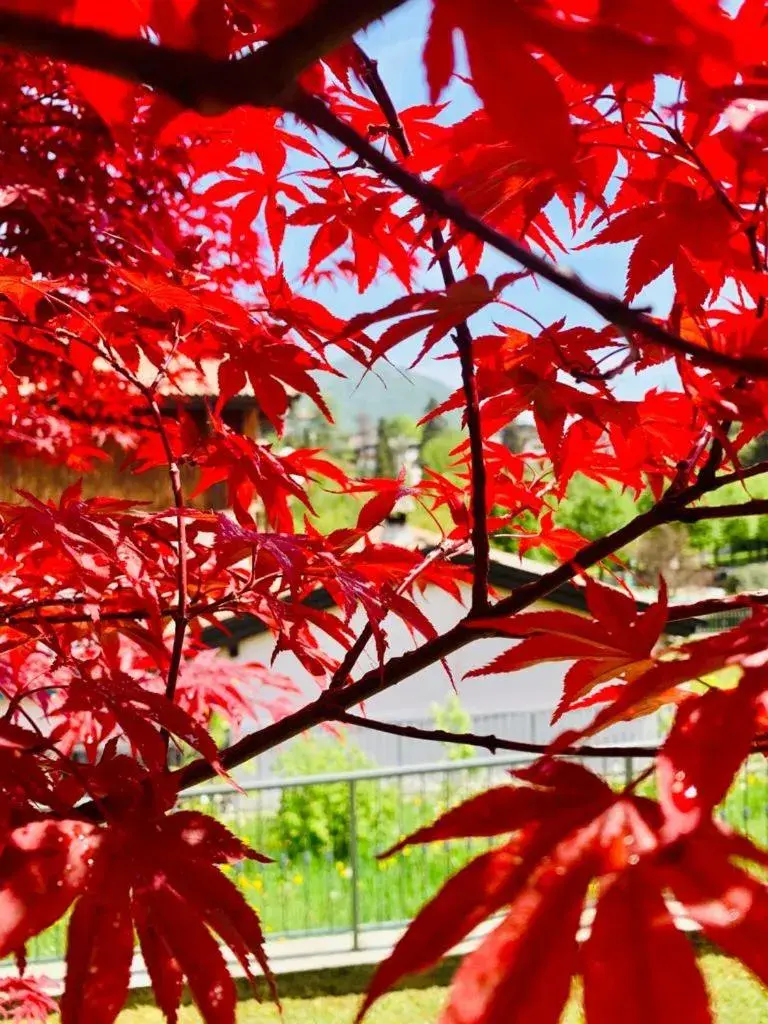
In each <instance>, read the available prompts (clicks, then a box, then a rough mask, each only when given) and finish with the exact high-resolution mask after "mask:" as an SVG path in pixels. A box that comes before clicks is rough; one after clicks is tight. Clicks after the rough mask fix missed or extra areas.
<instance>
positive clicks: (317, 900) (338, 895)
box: [28, 756, 768, 960]
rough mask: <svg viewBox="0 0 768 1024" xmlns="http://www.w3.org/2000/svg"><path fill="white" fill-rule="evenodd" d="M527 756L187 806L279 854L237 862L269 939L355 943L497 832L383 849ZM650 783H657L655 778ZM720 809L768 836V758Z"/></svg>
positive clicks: (345, 776)
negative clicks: (388, 854)
mask: <svg viewBox="0 0 768 1024" xmlns="http://www.w3.org/2000/svg"><path fill="white" fill-rule="evenodd" d="M530 761H531V758H530V757H529V756H508V757H493V758H489V757H485V758H478V759H472V760H465V761H458V762H441V763H437V764H427V765H420V766H418V767H411V766H407V767H401V768H394V769H393V768H383V769H374V770H368V771H356V772H347V773H342V774H336V775H316V776H305V777H302V778H295V779H285V780H268V781H258V782H247V783H245V784H244V785H243V792H237V791H236V790H233V789H232V788H231V787H229V786H226V785H211V786H205V787H201V788H198V789H196V790H192V791H190V792H188V793H185V794H183V795H182V797H181V798H180V806H181V807H187V808H190V807H191V808H198V809H200V810H204V811H206V812H207V813H209V814H212V815H214V816H215V817H216V818H218V819H219V820H220V821H222V822H223V823H224V824H225V825H227V827H228V828H230V829H231V830H232V831H233V832H235V833H236V834H237V835H239V836H240V837H241V838H243V839H244V840H246V841H247V842H248V843H249V844H250V845H252V846H253V847H255V848H256V849H257V850H259V851H260V852H262V853H265V854H267V855H269V856H270V857H272V858H273V860H274V863H272V864H269V865H262V864H256V863H252V862H246V863H244V864H241V865H237V866H235V867H234V868H232V869H231V870H232V871H233V874H234V877H235V878H236V880H237V881H238V884H239V885H240V887H241V890H242V892H243V894H244V895H245V897H246V898H247V899H248V900H249V902H250V903H251V904H252V905H254V906H255V907H256V908H257V909H258V910H259V912H260V914H261V917H262V922H263V925H264V929H265V932H266V935H267V938H268V939H278V938H282V939H292V938H298V937H304V938H306V937H312V936H314V937H321V936H324V937H330V936H336V938H337V939H338V940H339V942H341V943H342V944H343V946H344V947H347V944H348V947H347V948H353V949H355V948H358V947H359V946H360V944H361V939H362V938H363V937H364V936H365V937H366V938H367V939H368V940H369V941H370V938H371V936H370V933H372V932H375V931H376V930H377V929H391V928H397V927H399V926H402V925H403V924H405V923H406V922H408V921H409V920H411V919H412V918H413V916H414V915H415V914H416V912H417V911H418V910H419V908H420V907H421V906H422V905H423V904H424V902H425V901H426V900H427V899H428V898H430V897H431V896H432V895H433V894H434V893H435V892H436V891H437V889H438V888H439V886H440V885H441V884H442V882H444V881H445V880H446V879H447V878H448V877H449V876H450V875H451V874H453V873H455V871H457V870H458V869H459V868H460V867H461V866H462V865H463V864H465V863H466V862H467V860H469V859H470V858H471V857H472V856H475V855H476V854H477V853H480V852H482V851H483V850H485V849H487V848H488V847H489V846H490V845H491V844H492V842H493V841H492V840H490V841H489V840H484V839H483V840H475V839H473V840H462V841H460V842H457V841H454V842H449V843H440V844H432V845H429V846H423V847H414V848H412V849H406V850H404V851H402V852H401V853H399V854H397V855H396V856H395V857H392V858H391V859H385V860H381V859H379V858H377V854H380V853H381V852H383V851H385V850H387V849H388V848H389V847H390V846H392V845H394V844H395V843H396V842H397V841H398V840H399V839H400V838H401V837H402V836H404V835H406V834H407V833H409V832H411V831H413V830H414V829H416V828H418V827H419V826H421V825H424V824H427V823H428V822H430V821H432V820H433V819H434V818H435V817H436V816H437V815H439V814H440V813H442V812H443V811H444V810H446V809H447V808H448V807H451V806H453V805H454V804H456V803H458V802H459V801H461V800H463V799H466V798H467V797H469V796H471V795H473V794H474V793H477V792H480V791H481V790H483V789H487V788H488V787H489V786H493V785H498V784H499V783H501V782H503V781H505V780H506V779H508V777H509V776H508V772H509V769H510V768H514V767H520V766H522V765H525V764H529V763H530ZM589 766H590V767H591V768H592V769H593V770H594V771H597V772H599V773H601V774H602V775H603V776H604V777H606V778H607V779H608V780H609V781H611V782H612V783H615V784H617V785H620V784H623V783H624V782H625V781H627V780H629V779H631V778H634V777H635V776H636V775H637V774H638V773H639V772H640V771H641V770H642V769H643V768H644V767H645V762H643V761H640V760H637V759H631V758H615V757H605V758H597V759H595V758H591V759H590V761H589ZM644 785H645V786H646V787H651V790H652V786H653V782H652V780H649V781H647V782H646V783H644ZM721 814H722V816H723V817H724V818H725V819H726V820H727V821H728V822H729V824H731V825H732V826H733V827H734V828H737V829H739V830H740V831H742V832H744V833H746V834H748V835H749V836H750V837H751V838H753V839H754V840H755V841H756V842H758V843H760V844H761V845H767V844H768V765H766V761H765V759H764V758H762V757H759V758H754V759H752V760H751V761H750V762H749V763H748V764H747V765H746V766H745V768H744V770H743V771H742V773H741V774H740V776H739V778H738V780H737V782H736V784H735V785H734V787H733V789H732V792H731V793H730V794H729V797H728V799H727V800H726V801H725V803H724V805H723V808H722V809H721ZM64 930H65V927H64V925H63V924H61V923H60V924H59V925H57V926H56V927H54V928H53V929H51V930H50V931H49V932H47V933H45V934H44V935H42V936H40V937H38V938H37V939H36V940H34V941H33V942H32V943H30V948H29V951H28V952H29V956H30V959H33V960H44V959H59V958H60V957H61V956H62V955H63V948H64ZM288 946H290V943H287V944H286V947H288ZM303 949H304V950H305V951H306V943H304V944H303ZM287 951H288V950H287V948H286V952H287Z"/></svg>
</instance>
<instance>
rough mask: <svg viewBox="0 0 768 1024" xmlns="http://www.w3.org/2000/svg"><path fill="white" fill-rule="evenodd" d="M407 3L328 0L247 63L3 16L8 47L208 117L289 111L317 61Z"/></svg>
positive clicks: (2, 38)
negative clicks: (302, 78) (158, 95)
mask: <svg viewBox="0 0 768 1024" xmlns="http://www.w3.org/2000/svg"><path fill="white" fill-rule="evenodd" d="M404 2H405V0H323V2H321V3H319V4H318V5H317V6H316V7H314V8H313V9H312V10H311V11H310V12H309V14H308V15H307V17H306V18H304V19H303V20H302V21H301V22H299V23H298V24H296V25H294V26H293V27H291V28H289V29H287V30H286V31H285V32H283V33H282V34H281V35H279V36H276V37H275V38H274V39H272V40H271V41H270V42H268V43H267V44H266V45H264V46H262V47H260V48H259V49H258V50H256V51H255V52H253V53H251V54H249V55H248V56H246V57H243V58H242V59H241V60H226V59H217V58H214V57H209V56H207V54H204V53H200V52H195V51H189V50H179V49H174V48H173V47H169V46H156V45H154V44H153V43H150V42H148V41H147V40H145V39H138V38H137V39H132V38H130V39H129V38H120V37H117V36H113V35H110V34H109V33H108V32H101V31H98V30H96V29H91V28H82V27H80V26H76V25H63V24H60V23H59V22H55V21H50V20H47V19H44V18H36V17H33V16H31V15H26V14H19V13H17V12H14V11H2V12H0V43H4V44H6V45H8V44H12V45H14V46H16V47H17V48H18V49H20V50H23V51H25V52H26V53H32V54H38V55H39V56H42V57H48V58H50V59H52V60H61V61H66V62H68V63H72V64H79V65H80V66H81V67H85V68H89V69H91V70H92V71H103V72H105V73H107V74H111V75H116V76H118V77H120V78H123V79H125V80H127V81H130V82H134V83H136V84H137V85H149V86H151V87H152V88H153V89H160V90H161V91H162V92H164V93H166V94H167V95H168V96H171V97H172V98H173V99H175V100H176V101H177V102H178V103H180V104H181V105H182V106H184V107H188V108H190V109H193V110H197V111H199V112H200V113H201V114H218V113H223V112H224V111H226V110H229V109H231V108H232V107H236V106H241V105H243V104H247V105H249V106H255V107H274V106H283V105H284V104H285V103H286V102H287V100H288V98H289V97H290V96H291V95H292V94H293V93H294V91H295V89H296V79H297V78H298V77H299V75H300V74H301V73H302V71H304V70H306V68H308V67H309V66H310V65H312V64H314V62H315V61H316V60H318V59H319V58H321V57H323V56H324V55H325V54H327V53H330V52H331V51H333V50H335V49H336V48H337V47H338V46H339V45H341V44H342V43H344V42H346V40H347V39H349V37H350V36H352V35H354V33H355V32H357V31H358V30H360V29H362V28H365V26H366V25H369V24H370V23H371V22H372V21H375V20H376V19H378V18H381V17H383V16H384V15H385V14H387V13H389V12H390V11H393V10H395V9H396V8H397V7H400V6H401V5H402V4H403V3H404Z"/></svg>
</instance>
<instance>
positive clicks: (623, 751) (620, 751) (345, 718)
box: [335, 711, 659, 757]
mask: <svg viewBox="0 0 768 1024" xmlns="http://www.w3.org/2000/svg"><path fill="white" fill-rule="evenodd" d="M335 721H337V722H340V723H342V724H344V725H352V726H357V727H358V728H361V729H370V730H372V731H373V732H382V733H386V734H387V735H389V736H404V737H406V738H407V739H415V740H426V741H430V742H433V743H457V744H463V745H466V746H472V747H482V748H483V749H484V750H488V751H490V752H491V753H492V754H495V753H496V752H497V751H498V750H510V751H512V752H513V753H519V754H534V755H537V756H539V755H542V754H547V753H548V752H549V749H550V748H549V744H547V743H524V742H522V741H520V742H518V741H517V740H505V739H502V738H501V737H499V736H491V735H488V734H485V735H483V734H478V733H473V732H447V731H446V730H445V729H420V728H418V727H417V726H415V725H400V724H398V723H395V722H381V721H378V720H376V719H373V718H364V717H363V716H362V715H351V714H349V712H347V711H340V712H339V713H338V715H337V717H336V719H335ZM658 752H659V748H658V747H655V746H654V747H644V746H624V745H622V746H578V747H565V748H564V749H563V750H558V752H557V753H558V755H564V756H567V757H655V756H656V754H657V753H658Z"/></svg>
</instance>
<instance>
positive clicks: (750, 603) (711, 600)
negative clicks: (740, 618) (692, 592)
mask: <svg viewBox="0 0 768 1024" xmlns="http://www.w3.org/2000/svg"><path fill="white" fill-rule="evenodd" d="M762 604H768V590H755V591H752V592H751V593H746V594H732V595H731V596H729V597H706V598H704V599H703V600H701V601H693V602H692V603H690V604H673V605H671V606H670V608H669V610H668V612H667V622H685V621H686V620H687V619H698V618H704V617H705V616H707V615H723V614H726V613H727V612H730V611H735V610H736V609H738V608H753V607H754V606H755V605H762Z"/></svg>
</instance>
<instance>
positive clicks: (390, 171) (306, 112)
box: [288, 94, 768, 379]
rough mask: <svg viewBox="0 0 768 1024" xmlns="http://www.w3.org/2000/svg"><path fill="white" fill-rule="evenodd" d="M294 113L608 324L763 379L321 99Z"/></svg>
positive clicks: (759, 364)
mask: <svg viewBox="0 0 768 1024" xmlns="http://www.w3.org/2000/svg"><path fill="white" fill-rule="evenodd" d="M288 109H289V110H291V111H292V112H293V113H294V114H296V115H297V116H298V117H301V118H302V119H303V120H305V121H306V122H307V123H308V124H311V125H314V126H315V127H317V128H320V129H322V130H323V131H325V132H327V133H328V134H329V135H331V136H332V137H333V138H334V139H336V140H337V141H338V142H340V143H341V144H342V145H343V146H345V147H346V148H347V149H350V150H351V151H352V152H353V153H356V154H357V155H358V156H360V157H362V159H364V160H365V161H366V163H368V164H370V166H371V167H372V168H373V169H374V170H376V171H378V172H379V173H380V174H381V175H382V176H383V177H385V178H386V179H387V180H388V181H391V182H392V183H393V184H394V185H397V186H398V187H399V188H400V189H402V191H403V192H404V193H405V194H406V195H408V196H410V197H411V198H412V199H415V200H416V201H417V202H419V203H421V204H422V205H423V206H425V207H426V208H427V209H430V210H432V211H434V212H435V213H436V214H438V215H439V216H442V217H445V218H447V219H448V220H451V221H453V223H454V224H456V225H457V226H458V227H460V228H462V230H464V231H467V232H469V234H472V235H474V236H475V237H476V238H479V239H480V241H482V242H485V243H486V244H487V245H490V246H491V247H492V248H494V249H496V250H498V251H499V252H501V253H503V254H504V255H505V256H508V257H509V258H510V259H512V260H514V261H515V262H516V263H519V264H520V265H521V266H523V267H525V269H526V270H529V271H530V272H531V273H533V274H536V275H537V276H538V277H541V278H543V279H544V280H545V281H549V282H550V284H553V285H555V286H556V287H557V288H559V289H560V290H561V291H564V292H566V293H567V294H568V295H571V296H573V298H575V299H578V300H579V301H580V302H583V303H585V304H586V305H587V306H589V307H590V308H591V309H593V310H594V311H595V312H596V313H598V314H599V315H600V316H602V317H603V318H604V319H605V320H607V321H608V322H609V323H612V324H615V325H616V326H617V327H619V328H621V329H622V330H624V331H627V332H631V333H633V334H640V335H642V336H643V337H644V338H645V339H646V341H648V342H650V343H652V344H654V345H660V346H661V347H662V348H665V349H667V350H669V351H671V352H677V353H678V354H680V355H686V356H691V357H692V358H694V359H696V360H698V362H699V363H701V364H702V365H704V366H711V367H717V368H720V369H727V370H732V371H733V372H734V373H739V374H745V373H746V374H748V375H749V376H752V377H757V378H761V379H764V378H768V359H765V358H763V357H761V356H732V355H729V354H728V353H727V352H720V351H719V350H717V349H707V348H704V347H703V346H701V345H697V344H695V343H694V342H692V341H688V340H687V339H685V338H682V337H681V336H680V335H677V334H674V333H673V332H672V331H670V330H668V329H667V328H666V327H663V326H662V325H661V324H660V323H658V322H657V321H656V320H654V319H652V318H651V317H649V316H648V315H647V314H645V313H642V312H640V311H639V310H635V309H632V308H631V307H630V306H628V305H627V303H625V302H622V300H621V299H618V298H617V297H616V296H615V295H611V294H609V293H608V292H601V291H598V290H597V289H596V288H592V287H591V286H590V285H588V284H587V283H586V281H583V280H582V279H581V278H580V277H579V276H578V275H577V274H576V273H574V272H573V271H572V270H568V269H565V268H562V267H558V266H557V264H555V263H552V262H550V260H548V259H546V258H545V257H543V256H538V255H537V254H536V253H534V252H531V251H530V250H529V249H527V248H526V247H525V246H524V245H523V244H522V243H521V242H517V241H515V240H514V239H513V238H510V237H509V236H508V235H505V234H503V233H502V232H501V231H497V230H496V229H495V228H492V227H490V226H489V225H488V224H485V223H484V222H483V221H482V220H481V219H480V218H478V217H475V216H474V214H472V213H470V212H469V211H468V210H466V209H465V208H464V207H463V206H462V205H461V203H459V202H457V200H455V199H453V198H452V197H451V196H449V195H448V194H446V193H445V192H443V191H442V189H440V188H438V187H437V186H435V185H432V184H430V183H429V182H427V181H424V180H423V179H422V178H420V177H419V176H418V175H416V174H412V173H411V172H410V171H408V170H406V169H405V168H404V167H401V166H400V165H399V164H397V163H395V162H394V161H392V160H390V159H389V158H388V157H387V156H386V155H385V154H384V153H381V152H379V150H378V149H377V148H376V147H375V146H374V145H372V144H371V143H370V142H368V140H367V139H364V138H363V137H362V136H361V135H358V133H357V132H356V131H355V129H354V128H352V127H351V126H350V125H348V124H345V123H344V122H343V121H341V120H340V119H339V118H337V117H336V115H335V114H334V113H333V112H332V111H331V110H329V109H328V108H327V107H326V106H325V104H324V103H323V101H322V100H320V99H318V98H317V97H313V96H308V95H306V94H301V95H298V96H297V97H296V98H295V99H294V100H293V101H292V102H291V103H290V105H289V107H288Z"/></svg>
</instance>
